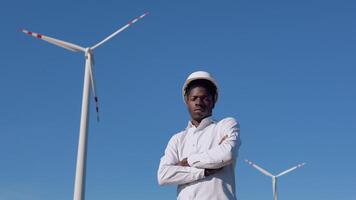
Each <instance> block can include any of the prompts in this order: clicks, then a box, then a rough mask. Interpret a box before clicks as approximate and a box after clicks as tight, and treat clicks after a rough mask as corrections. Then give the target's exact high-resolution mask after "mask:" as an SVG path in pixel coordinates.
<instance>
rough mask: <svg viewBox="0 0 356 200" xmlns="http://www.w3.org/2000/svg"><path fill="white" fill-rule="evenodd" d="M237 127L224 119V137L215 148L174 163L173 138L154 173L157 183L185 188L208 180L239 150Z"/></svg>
mask: <svg viewBox="0 0 356 200" xmlns="http://www.w3.org/2000/svg"><path fill="white" fill-rule="evenodd" d="M238 131H239V130H238V124H237V122H236V121H235V120H234V119H232V118H228V120H227V121H226V128H225V129H224V136H223V138H221V139H220V142H219V145H218V146H215V147H214V148H211V149H209V150H208V151H205V152H201V153H198V154H193V155H190V156H189V157H188V158H184V159H183V160H179V159H178V151H177V144H178V141H177V137H176V136H174V137H172V138H171V140H170V141H169V143H168V146H167V148H166V151H165V155H164V156H163V157H162V158H161V162H160V165H159V169H158V174H157V176H158V183H159V184H160V185H164V184H185V183H190V182H193V181H196V180H199V179H202V178H204V177H206V176H210V175H212V174H214V173H216V172H218V171H219V170H221V169H222V168H223V167H224V166H226V165H229V164H231V163H232V162H233V161H234V159H235V157H236V151H237V149H238V147H239V144H240V143H239V139H238Z"/></svg>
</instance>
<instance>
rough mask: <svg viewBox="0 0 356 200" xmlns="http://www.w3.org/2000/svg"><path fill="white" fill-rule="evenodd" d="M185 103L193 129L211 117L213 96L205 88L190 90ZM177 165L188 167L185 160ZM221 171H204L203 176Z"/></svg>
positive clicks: (197, 87) (199, 87)
mask: <svg viewBox="0 0 356 200" xmlns="http://www.w3.org/2000/svg"><path fill="white" fill-rule="evenodd" d="M185 102H186V104H187V107H188V111H189V113H190V116H191V122H192V124H193V125H194V126H195V127H198V126H199V124H200V122H201V121H202V120H203V119H205V118H207V117H210V116H211V115H212V112H213V108H214V105H215V102H214V98H213V96H212V95H211V94H210V93H209V92H208V90H207V89H206V88H205V87H202V86H196V87H194V88H192V89H191V90H190V92H189V94H187V95H186V96H185ZM224 139H225V138H223V140H224ZM223 140H222V141H223ZM222 141H221V142H222ZM221 142H220V143H221ZM220 143H219V144H220ZM178 165H180V166H185V167H190V165H189V163H188V160H187V158H184V159H183V160H181V161H180V162H179V163H178ZM221 169H222V168H219V169H205V171H204V175H205V176H210V175H213V174H215V173H216V172H218V171H220V170H221Z"/></svg>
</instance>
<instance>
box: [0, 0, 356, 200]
mask: <svg viewBox="0 0 356 200" xmlns="http://www.w3.org/2000/svg"><path fill="white" fill-rule="evenodd" d="M355 10H356V3H355V1H351V0H349V1H328V0H326V1H325V0H323V1H322V0H315V1H307V0H301V1H296V0H295V1H290V0H287V1H282V0H280V1H278V0H272V1H263V0H252V1H225V0H224V1H179V3H177V2H174V1H113V0H112V1H94V0H88V1H83V0H81V1H68V0H63V1H52V2H51V1H37V0H34V1H18V0H13V1H4V2H2V3H1V6H0V23H1V26H2V28H1V59H0V87H1V99H0V105H1V115H0V199H1V200H48V199H51V200H63V199H71V198H72V194H73V185H74V174H75V162H76V152H77V142H78V131H79V119H80V106H81V96H82V82H83V69H84V67H83V66H84V57H83V55H82V54H80V53H72V52H69V51H66V50H64V49H61V48H59V47H56V46H53V45H51V44H48V43H46V42H43V41H40V40H37V39H35V38H31V37H28V36H26V35H25V34H23V33H21V32H20V31H19V30H20V29H21V28H27V29H29V30H32V31H35V32H39V33H43V34H46V35H49V36H52V37H55V38H59V39H62V40H66V41H70V42H74V43H77V44H79V45H83V46H91V45H93V44H95V43H97V42H98V41H100V40H101V39H103V38H104V37H106V36H107V35H109V34H110V33H112V32H113V31H115V30H116V29H117V28H119V27H121V26H123V25H124V24H126V23H127V22H128V21H129V20H130V19H132V18H134V17H136V16H138V15H141V14H142V13H144V12H145V11H149V12H150V14H149V16H147V17H146V18H145V19H143V20H141V21H140V22H139V23H137V24H135V25H134V26H132V27H130V28H129V29H127V30H126V31H125V32H123V33H121V34H120V35H118V36H117V37H115V38H114V39H112V40H111V41H110V42H108V43H106V44H105V45H103V46H101V47H100V48H98V49H96V51H95V58H96V66H95V67H96V77H97V89H98V94H99V97H100V106H101V121H100V123H96V121H95V113H94V112H93V109H92V111H91V119H90V133H89V152H88V169H87V192H86V197H87V198H86V199H87V200H97V199H105V200H114V199H129V200H135V199H137V200H141V199H153V200H166V199H174V198H175V195H176V194H175V187H174V186H167V187H160V186H158V185H157V181H156V171H157V167H158V164H159V159H160V157H161V156H162V154H163V151H164V149H165V146H166V144H167V142H168V140H169V138H170V137H171V136H172V135H173V134H174V133H176V132H178V131H179V130H181V129H183V128H184V127H185V126H186V124H187V121H188V120H189V115H188V112H187V110H186V108H185V105H184V103H183V101H182V97H181V86H182V84H183V82H184V80H185V78H186V77H187V75H189V74H190V73H191V72H193V71H195V70H207V71H209V72H211V73H212V74H213V75H214V76H215V77H216V79H217V80H218V82H219V84H220V86H221V96H220V97H221V98H220V101H219V103H218V104H217V106H216V109H215V111H214V117H215V118H216V119H221V118H222V117H225V116H232V117H235V118H237V119H238V120H239V121H240V123H241V138H242V143H243V145H242V147H241V151H240V157H239V160H238V165H237V169H236V172H237V178H236V179H237V191H238V199H240V200H262V199H272V189H271V180H270V179H269V178H268V177H266V176H264V175H262V174H260V173H259V172H258V171H256V170H254V169H252V168H251V167H249V166H247V165H246V164H245V163H244V162H242V160H243V159H245V158H247V159H250V160H252V161H254V162H256V163H258V164H260V165H261V166H263V167H265V168H266V169H268V170H270V171H271V172H273V173H278V172H280V171H283V170H285V169H286V168H289V167H291V166H293V165H295V164H298V163H300V162H307V165H306V166H305V167H304V168H301V169H299V170H297V171H295V172H293V173H291V174H288V175H286V176H284V177H282V178H281V179H280V181H279V195H280V199H288V200H300V199H313V200H335V199H337V200H356V190H355V188H356V173H355V171H354V170H355V169H356V159H355V153H354V152H355V150H356V145H355V142H356V106H355V102H356V91H355V86H356V77H355V74H356V69H355V67H356V59H355V58H356V57H355V53H356V22H355V19H356V14H355ZM91 108H93V106H91Z"/></svg>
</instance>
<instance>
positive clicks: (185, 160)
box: [178, 158, 190, 167]
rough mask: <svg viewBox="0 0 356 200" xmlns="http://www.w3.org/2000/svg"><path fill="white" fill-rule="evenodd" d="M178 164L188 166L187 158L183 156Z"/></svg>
mask: <svg viewBox="0 0 356 200" xmlns="http://www.w3.org/2000/svg"><path fill="white" fill-rule="evenodd" d="M178 165H180V166H183V167H190V165H189V163H188V159H187V158H184V159H183V160H181V161H179V163H178Z"/></svg>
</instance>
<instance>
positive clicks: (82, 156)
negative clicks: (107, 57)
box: [22, 13, 148, 200]
mask: <svg viewBox="0 0 356 200" xmlns="http://www.w3.org/2000/svg"><path fill="white" fill-rule="evenodd" d="M147 14H148V13H144V14H143V15H141V16H139V17H136V18H135V19H133V20H131V21H130V22H129V23H127V24H126V25H125V26H123V27H121V28H120V29H118V30H117V31H115V32H114V33H112V34H111V35H109V36H108V37H106V38H105V39H103V40H102V41H100V42H98V43H97V44H95V45H93V46H91V47H86V48H85V47H81V46H79V45H76V44H73V43H69V42H65V41H62V40H59V39H55V38H52V37H48V36H45V35H42V34H39V33H34V32H31V31H28V30H25V29H23V30H22V32H24V33H26V34H28V35H30V36H33V37H36V38H39V39H42V40H44V41H47V42H49V43H52V44H54V45H57V46H60V47H62V48H65V49H67V50H70V51H74V52H83V53H84V55H85V70H84V84H83V99H82V111H81V118H80V130H79V144H78V154H77V166H76V173H75V184H74V195H73V199H74V200H83V199H84V196H85V174H86V157H87V134H88V114H89V113H88V110H89V108H88V105H89V95H90V86H91V88H92V92H93V97H94V101H95V104H96V113H97V120H98V121H99V102H98V97H97V95H96V86H95V78H94V71H93V69H94V66H93V65H94V55H93V51H94V49H96V48H97V47H99V46H100V45H102V44H104V43H105V42H107V41H108V40H110V39H111V38H113V37H114V36H115V35H117V34H118V33H120V32H122V31H123V30H125V29H127V28H128V27H129V26H131V25H132V24H134V23H136V22H137V21H138V20H140V19H142V18H144V17H145V16H146V15H147Z"/></svg>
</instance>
